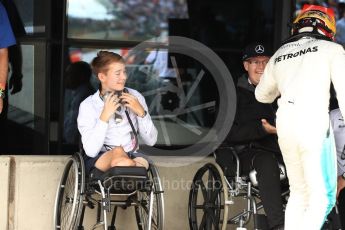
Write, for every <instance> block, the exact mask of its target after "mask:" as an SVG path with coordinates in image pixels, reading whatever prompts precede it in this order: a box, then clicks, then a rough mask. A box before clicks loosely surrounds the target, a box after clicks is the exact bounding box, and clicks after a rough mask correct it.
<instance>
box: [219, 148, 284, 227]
mask: <svg viewBox="0 0 345 230" xmlns="http://www.w3.org/2000/svg"><path fill="white" fill-rule="evenodd" d="M238 155H239V158H240V166H241V174H242V175H248V173H249V172H250V171H251V170H252V169H253V168H255V170H256V172H257V180H258V184H259V185H258V186H259V193H260V194H259V195H260V198H261V201H262V204H263V207H264V210H265V213H266V216H267V221H268V226H269V228H270V229H271V228H273V227H276V226H280V225H284V211H283V202H282V197H281V193H282V189H281V182H280V169H279V166H278V162H281V163H282V162H283V161H282V157H281V155H280V154H275V153H272V152H267V151H262V150H257V149H249V150H244V151H242V152H240V153H239V154H238ZM216 161H217V163H218V164H219V165H220V166H221V167H222V168H223V169H225V174H226V176H234V175H235V174H234V173H235V172H236V171H235V170H234V168H235V167H236V162H235V161H234V158H233V157H232V154H231V153H230V150H229V149H226V148H225V149H219V150H217V151H216Z"/></svg>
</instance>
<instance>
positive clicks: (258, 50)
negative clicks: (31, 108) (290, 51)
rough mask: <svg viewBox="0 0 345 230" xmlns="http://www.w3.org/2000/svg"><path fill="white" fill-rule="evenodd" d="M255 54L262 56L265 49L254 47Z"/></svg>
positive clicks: (258, 46)
mask: <svg viewBox="0 0 345 230" xmlns="http://www.w3.org/2000/svg"><path fill="white" fill-rule="evenodd" d="M255 52H256V53H258V54H262V53H263V52H265V48H264V47H263V45H257V46H256V47H255Z"/></svg>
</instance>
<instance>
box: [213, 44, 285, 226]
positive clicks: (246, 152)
mask: <svg viewBox="0 0 345 230" xmlns="http://www.w3.org/2000/svg"><path fill="white" fill-rule="evenodd" d="M270 55H271V54H270V52H269V50H268V49H267V47H265V46H263V45H262V43H253V44H250V45H248V46H247V47H246V48H245V49H244V53H243V66H244V68H245V70H246V71H247V73H246V74H245V75H243V76H242V77H241V78H239V80H238V84H237V111H236V116H235V120H234V123H233V126H232V128H231V131H230V133H229V134H228V136H227V138H226V140H225V142H224V143H223V145H225V146H226V145H231V146H233V147H234V149H235V150H236V152H237V153H238V157H239V160H240V165H241V172H240V173H241V175H248V174H249V172H250V171H251V170H252V169H255V170H256V172H257V180H258V188H259V195H260V198H261V201H262V204H263V207H264V210H265V213H266V215H267V222H268V226H269V229H283V228H284V211H283V201H282V196H281V194H282V189H281V181H280V168H279V164H278V163H280V164H283V160H282V155H281V153H280V150H279V146H278V142H277V135H276V129H275V127H274V125H273V124H274V120H275V110H274V108H273V107H272V105H270V104H263V103H260V102H258V101H257V100H256V99H255V95H254V90H255V87H256V85H257V84H258V82H259V80H260V77H261V75H262V73H263V71H264V68H265V66H266V64H267V62H268V60H269V58H270ZM216 161H217V163H218V164H219V165H220V166H221V167H222V168H223V170H224V173H225V175H226V176H230V177H231V176H234V171H233V170H235V169H236V166H231V165H233V163H234V161H233V158H232V156H231V154H230V153H229V150H228V149H227V148H219V149H218V150H217V151H216ZM235 164H236V162H235Z"/></svg>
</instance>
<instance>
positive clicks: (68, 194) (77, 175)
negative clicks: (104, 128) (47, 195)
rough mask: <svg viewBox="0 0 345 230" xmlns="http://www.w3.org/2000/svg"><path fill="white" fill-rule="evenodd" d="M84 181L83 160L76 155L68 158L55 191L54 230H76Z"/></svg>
mask: <svg viewBox="0 0 345 230" xmlns="http://www.w3.org/2000/svg"><path fill="white" fill-rule="evenodd" d="M84 180H85V170H84V163H83V159H82V158H81V155H80V154H79V153H77V154H75V155H74V156H72V157H71V158H69V160H68V162H67V164H66V166H65V169H64V172H63V174H62V177H61V180H60V183H59V186H58V189H57V193H56V199H55V208H54V226H55V227H54V229H59V230H74V229H76V227H77V224H78V222H79V219H80V216H81V209H82V206H83V199H84V195H83V194H84V187H85V181H84Z"/></svg>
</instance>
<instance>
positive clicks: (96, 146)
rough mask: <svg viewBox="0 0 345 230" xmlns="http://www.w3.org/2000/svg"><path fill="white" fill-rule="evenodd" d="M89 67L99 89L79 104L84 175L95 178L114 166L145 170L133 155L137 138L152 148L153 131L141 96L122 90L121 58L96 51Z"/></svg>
mask: <svg viewBox="0 0 345 230" xmlns="http://www.w3.org/2000/svg"><path fill="white" fill-rule="evenodd" d="M91 67H92V70H93V72H94V74H95V75H96V76H97V78H98V79H99V81H100V87H99V90H98V91H97V92H96V93H95V94H93V95H91V96H89V97H88V98H86V99H85V100H84V101H83V102H82V103H81V104H80V108H79V115H78V129H79V132H80V134H81V140H82V145H83V149H84V151H85V154H86V156H85V169H86V172H87V173H90V175H96V174H98V175H99V174H101V173H103V172H105V171H107V170H108V169H110V168H112V167H115V166H139V167H145V168H146V169H147V168H148V166H149V164H148V162H147V160H146V159H145V158H143V157H142V155H140V154H139V153H137V152H136V151H137V149H138V138H137V135H138V134H140V137H141V139H142V140H143V141H144V142H145V144H147V145H154V144H155V143H156V140H157V130H156V128H155V126H154V124H153V122H152V120H151V117H150V115H149V114H148V112H147V105H146V102H145V99H144V97H143V96H142V95H141V94H140V93H139V92H138V91H136V90H134V89H130V88H125V83H126V80H127V74H126V66H125V61H124V59H123V58H122V57H121V56H120V55H118V54H116V53H113V52H108V51H100V52H98V54H97V57H95V58H94V59H93V60H92V63H91Z"/></svg>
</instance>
